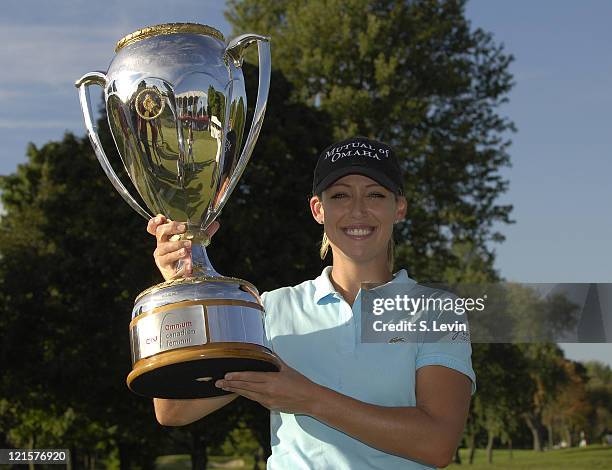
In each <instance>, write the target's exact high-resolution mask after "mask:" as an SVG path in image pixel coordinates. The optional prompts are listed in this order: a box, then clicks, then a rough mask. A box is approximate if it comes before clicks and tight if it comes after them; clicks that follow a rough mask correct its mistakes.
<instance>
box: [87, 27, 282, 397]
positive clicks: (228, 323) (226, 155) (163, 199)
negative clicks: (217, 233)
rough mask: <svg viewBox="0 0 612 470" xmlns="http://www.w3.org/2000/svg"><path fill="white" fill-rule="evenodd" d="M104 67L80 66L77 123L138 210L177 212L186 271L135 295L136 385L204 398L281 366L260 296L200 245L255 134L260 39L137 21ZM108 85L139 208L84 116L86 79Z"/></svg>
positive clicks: (262, 89)
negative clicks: (251, 96) (243, 374)
mask: <svg viewBox="0 0 612 470" xmlns="http://www.w3.org/2000/svg"><path fill="white" fill-rule="evenodd" d="M253 43H257V47H258V52H259V90H258V93H257V102H256V104H255V112H254V116H253V122H252V124H251V127H250V130H249V133H248V135H247V137H246V142H245V144H244V148H243V150H242V152H240V148H241V144H242V140H243V133H244V127H245V121H246V112H247V100H246V92H245V86H244V78H243V74H242V70H241V66H242V61H243V55H244V53H245V51H246V49H247V48H248V46H249V45H251V44H253ZM115 52H116V56H115V57H114V59H113V60H112V62H111V64H110V66H109V68H108V72H106V73H102V72H90V73H88V74H86V75H84V76H83V77H81V78H80V79H79V80H78V81H77V82H76V86H77V87H78V89H79V98H80V101H81V108H82V110H83V116H84V118H85V126H86V128H87V133H88V135H89V139H90V140H91V143H92V145H93V148H94V151H95V153H96V156H97V158H98V160H99V162H100V164H101V165H102V168H103V169H104V171H105V173H106V175H107V176H108V178H109V179H110V181H111V183H112V184H113V186H114V187H115V189H116V190H117V191H119V193H120V194H121V196H123V198H124V199H125V201H126V202H127V203H128V204H129V205H130V206H131V207H132V208H133V209H134V210H135V211H136V212H138V213H139V214H140V215H142V216H143V217H144V218H145V219H149V218H151V217H152V214H157V213H161V214H164V215H165V216H166V217H168V218H170V219H172V220H177V221H183V222H185V225H186V226H187V230H186V232H185V234H184V235H183V236H182V238H184V239H189V240H192V260H193V261H192V265H193V271H192V272H193V277H190V278H180V279H178V278H177V279H174V280H171V281H168V282H164V283H161V284H158V285H156V286H153V287H151V288H149V289H147V290H145V291H144V292H142V293H140V295H138V297H137V298H136V301H135V304H134V310H133V312H132V321H131V323H130V339H131V346H132V363H133V368H132V371H131V372H130V374H129V375H128V377H127V384H128V387H129V388H130V389H131V390H132V391H133V392H135V393H138V394H140V395H144V396H148V397H159V398H201V397H211V396H216V395H222V394H225V393H226V392H224V391H222V390H220V389H218V388H217V387H215V386H214V382H215V380H216V379H218V378H221V377H223V375H224V374H225V373H226V372H229V371H238V370H256V371H275V370H278V361H277V359H276V356H275V355H274V354H273V353H272V352H271V351H270V350H269V349H268V348H266V347H265V346H264V344H265V342H264V340H265V333H264V325H263V306H262V303H261V299H260V298H259V294H258V292H257V289H256V288H255V287H254V286H253V285H252V284H250V283H248V282H247V281H244V280H241V279H237V278H233V277H227V276H222V275H220V274H219V273H217V272H216V271H215V270H214V269H213V267H212V266H211V264H210V261H209V260H208V257H207V255H206V248H205V247H206V246H207V245H208V243H209V239H208V237H207V236H206V234H205V232H204V230H205V229H206V228H207V227H208V226H209V225H210V224H211V223H212V222H213V221H214V220H215V218H216V217H217V216H218V215H219V213H220V211H221V209H222V208H223V206H224V205H225V203H226V202H227V200H228V197H229V196H230V194H231V193H232V191H233V189H234V188H235V187H236V184H237V183H238V180H239V178H240V176H241V175H242V172H243V171H244V168H245V166H246V164H247V162H248V161H249V158H250V156H251V154H252V152H253V148H254V146H255V142H256V141H257V137H258V135H259V131H260V129H261V125H262V122H263V118H264V112H265V109H266V101H267V99H268V90H269V85H270V46H269V42H268V38H266V37H264V36H258V35H255V34H244V35H242V36H239V37H237V38H234V39H232V40H231V41H229V42H228V43H226V42H225V40H224V38H223V35H222V34H221V33H220V32H219V31H217V30H216V29H214V28H211V27H209V26H204V25H199V24H193V23H171V24H163V25H157V26H152V27H148V28H144V29H141V30H139V31H136V32H134V33H132V34H129V35H128V36H126V37H124V38H123V39H121V40H120V41H119V42H118V43H117V47H116V48H115ZM90 85H99V86H101V87H102V88H103V89H104V97H105V103H106V111H107V114H108V122H109V124H110V129H111V132H112V135H113V138H114V139H115V144H116V145H117V149H118V150H119V154H120V155H121V159H122V162H123V165H124V167H125V169H126V172H127V174H128V175H129V177H130V179H131V181H132V183H133V184H134V186H135V187H136V190H137V191H138V194H140V197H141V198H142V200H143V201H144V203H145V205H146V206H147V207H148V209H149V210H150V211H151V213H149V212H147V211H146V210H145V209H143V208H142V207H141V205H140V204H139V203H138V202H137V201H136V200H135V199H134V198H133V197H132V196H131V195H130V193H129V192H128V190H127V189H126V188H125V186H124V185H123V184H122V183H121V181H120V180H119V178H118V177H117V175H116V174H115V172H114V171H113V169H112V167H111V165H110V164H109V161H108V158H107V157H106V155H105V153H104V150H103V149H102V145H101V143H100V139H99V137H98V134H97V131H96V128H95V127H94V120H93V118H92V115H91V104H90V98H89V86H90Z"/></svg>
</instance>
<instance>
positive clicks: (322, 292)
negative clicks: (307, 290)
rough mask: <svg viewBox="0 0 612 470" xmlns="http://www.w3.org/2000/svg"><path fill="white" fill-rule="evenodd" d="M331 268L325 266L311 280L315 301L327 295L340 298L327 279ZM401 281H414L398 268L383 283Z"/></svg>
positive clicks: (317, 301) (412, 282)
mask: <svg viewBox="0 0 612 470" xmlns="http://www.w3.org/2000/svg"><path fill="white" fill-rule="evenodd" d="M331 270H332V267H331V266H326V267H325V268H323V271H322V272H321V275H320V276H319V277H317V278H316V279H315V280H314V281H313V283H314V287H315V292H314V301H315V303H319V302H320V301H321V300H323V298H325V297H327V296H328V295H336V296H337V297H336V298H340V294H338V292H337V291H336V288H335V287H334V285H333V284H332V283H331V280H330V279H329V275H330V274H331ZM402 282H403V283H406V284H414V283H416V281H415V280H414V279H411V278H410V277H408V273H407V272H406V270H405V269H400V270H399V271H398V272H397V273H395V274H394V275H393V279H391V280H390V281H389V282H388V283H387V284H385V285H390V284H396V283H402Z"/></svg>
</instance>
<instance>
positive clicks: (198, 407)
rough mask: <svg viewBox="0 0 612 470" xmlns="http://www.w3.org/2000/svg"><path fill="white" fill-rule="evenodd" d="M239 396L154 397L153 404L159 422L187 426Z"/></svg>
mask: <svg viewBox="0 0 612 470" xmlns="http://www.w3.org/2000/svg"><path fill="white" fill-rule="evenodd" d="M237 397H238V395H237V394H235V393H232V394H230V395H223V396H220V397H212V398H198V399H194V400H166V399H163V398H153V406H154V408H155V417H156V418H157V421H158V422H159V424H162V425H164V426H185V425H186V424H190V423H193V422H194V421H197V420H199V419H201V418H203V417H204V416H206V415H209V414H210V413H212V412H213V411H216V410H218V409H219V408H221V407H223V406H225V405H227V404H228V403H229V402H231V401H232V400H234V399H235V398H237Z"/></svg>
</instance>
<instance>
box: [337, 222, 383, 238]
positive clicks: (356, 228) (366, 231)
mask: <svg viewBox="0 0 612 470" xmlns="http://www.w3.org/2000/svg"><path fill="white" fill-rule="evenodd" d="M375 230H376V227H373V226H371V225H351V226H349V227H343V228H342V231H343V232H344V234H345V235H347V236H348V237H350V238H353V239H356V240H362V239H364V238H368V237H369V236H371V235H372V234H373V233H374V231H375Z"/></svg>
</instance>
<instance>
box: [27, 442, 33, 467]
mask: <svg viewBox="0 0 612 470" xmlns="http://www.w3.org/2000/svg"><path fill="white" fill-rule="evenodd" d="M28 449H30V450H32V449H34V436H30V439H29V441H28ZM28 469H29V470H34V463H33V462H32V461H30V462H28Z"/></svg>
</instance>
